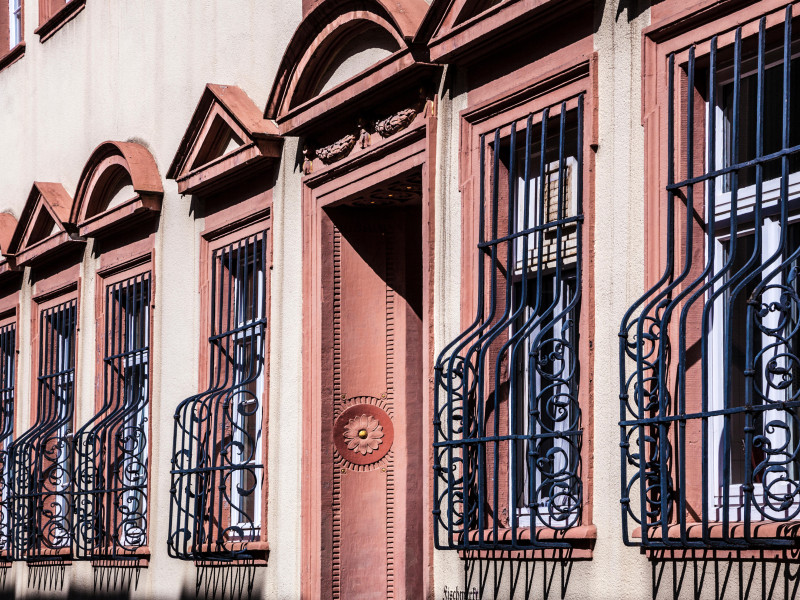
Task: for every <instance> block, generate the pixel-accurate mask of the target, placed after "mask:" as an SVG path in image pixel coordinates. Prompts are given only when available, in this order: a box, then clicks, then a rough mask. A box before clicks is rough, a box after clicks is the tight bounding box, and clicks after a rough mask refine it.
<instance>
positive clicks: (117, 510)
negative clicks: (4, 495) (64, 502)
mask: <svg viewBox="0 0 800 600" xmlns="http://www.w3.org/2000/svg"><path fill="white" fill-rule="evenodd" d="M150 299H151V283H150V273H143V274H140V275H136V276H134V277H130V278H128V279H126V280H124V281H121V282H118V283H113V284H111V285H108V286H106V290H105V299H104V301H105V313H104V318H105V322H104V330H105V341H104V357H103V389H104V393H103V403H102V405H101V406H100V407H98V410H97V413H96V415H95V416H94V417H93V418H92V419H90V420H89V421H88V422H87V423H86V424H85V425H84V426H83V427H81V428H80V430H78V432H77V433H76V435H75V438H74V448H75V461H76V463H77V466H76V469H75V492H74V493H75V496H74V498H75V500H74V503H75V517H76V518H75V532H74V536H73V540H74V548H73V557H74V558H77V559H108V558H126V557H127V558H131V557H134V556H135V555H136V553H137V551H138V550H140V549H142V548H143V547H145V546H146V545H147V511H148V505H147V496H148V464H149V457H148V431H149V397H150V390H149V380H150Z"/></svg>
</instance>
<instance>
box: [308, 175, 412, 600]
mask: <svg viewBox="0 0 800 600" xmlns="http://www.w3.org/2000/svg"><path fill="white" fill-rule="evenodd" d="M420 182H421V173H420V170H419V169H416V170H414V171H411V172H408V173H405V174H402V175H401V176H399V177H395V178H393V179H391V180H389V181H385V182H382V183H381V184H379V185H377V186H374V187H372V188H370V189H367V190H364V191H362V192H361V193H359V194H356V195H354V196H352V197H350V198H347V199H345V200H343V201H341V202H338V203H335V205H333V206H330V207H327V208H325V209H324V216H323V217H322V221H323V223H324V225H323V228H322V229H321V235H322V240H321V244H320V245H321V249H322V252H323V255H326V256H328V257H329V260H326V261H325V262H326V263H327V268H324V269H323V271H322V272H321V276H322V277H321V279H322V281H321V283H322V289H323V297H324V298H325V299H327V300H328V301H329V304H327V306H325V307H324V308H323V315H322V320H321V321H322V323H321V325H322V329H323V332H324V333H323V340H325V341H323V346H322V365H323V373H322V377H323V379H325V378H329V386H330V391H331V395H330V396H328V397H327V398H326V397H325V396H323V397H322V398H321V399H320V401H321V407H320V408H321V414H320V416H321V419H322V423H321V433H322V438H323V439H322V453H321V473H320V475H321V476H322V480H323V485H322V488H323V489H322V525H323V527H322V537H323V540H322V547H323V553H324V554H328V552H326V546H328V544H326V543H325V538H326V537H327V538H328V540H329V548H330V563H329V564H328V565H327V567H326V564H325V562H323V565H322V571H323V572H322V574H321V575H322V579H323V586H322V590H325V588H326V587H328V585H326V583H329V586H330V587H329V589H330V591H331V597H333V598H342V599H346V600H351V599H373V598H375V599H377V598H393V597H397V598H401V597H404V598H415V597H420V596H421V595H422V554H423V548H422V546H423V538H422V521H423V519H424V514H423V503H422V497H423V493H424V492H423V478H424V468H423V464H422V451H423V439H422V421H423V412H422V390H423V381H422V372H423V364H422V363H423V360H422V357H423V349H422V311H423V309H422V305H423V301H422V211H421V183H420ZM326 442H327V443H326ZM326 475H327V476H326ZM323 593H324V591H323Z"/></svg>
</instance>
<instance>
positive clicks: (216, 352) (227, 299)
mask: <svg viewBox="0 0 800 600" xmlns="http://www.w3.org/2000/svg"><path fill="white" fill-rule="evenodd" d="M240 235H241V234H240ZM231 238H232V239H234V240H235V241H232V242H231V241H230V239H231ZM267 269H268V264H267V233H266V232H265V231H260V232H257V233H253V234H251V235H247V236H246V237H242V238H240V239H236V238H235V237H233V236H227V237H225V238H223V239H222V240H218V241H216V242H214V243H213V244H212V247H211V256H210V298H209V302H208V307H209V309H210V315H209V318H210V328H209V339H208V341H209V355H208V357H209V360H208V362H209V365H208V366H209V380H210V382H209V387H208V390H207V391H206V392H204V393H202V394H199V395H197V396H193V397H191V398H188V399H187V400H185V401H184V402H183V403H182V404H181V405H180V407H179V409H178V411H177V413H176V421H175V422H176V429H175V455H174V459H173V465H174V467H173V493H172V505H171V512H170V521H171V528H172V529H171V535H170V549H171V552H172V553H173V555H175V556H178V557H181V558H199V559H211V560H213V559H216V558H221V559H228V560H230V559H231V558H249V557H250V558H252V556H253V555H252V552H251V551H250V549H249V545H250V543H251V542H255V541H259V540H261V539H262V533H263V531H262V519H263V514H264V508H263V487H264V440H263V423H264V396H265V389H266V373H265V360H266V344H267V335H266V332H267V298H268V293H267ZM200 515H202V518H201V517H200Z"/></svg>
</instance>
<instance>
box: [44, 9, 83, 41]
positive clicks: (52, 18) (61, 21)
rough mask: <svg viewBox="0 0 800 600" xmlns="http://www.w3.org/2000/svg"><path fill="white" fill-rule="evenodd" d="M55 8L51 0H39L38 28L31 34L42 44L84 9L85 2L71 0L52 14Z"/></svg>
mask: <svg viewBox="0 0 800 600" xmlns="http://www.w3.org/2000/svg"><path fill="white" fill-rule="evenodd" d="M56 6H57V5H56V4H55V3H54V2H53V0H39V27H38V28H36V29H35V30H34V31H33V33H35V34H36V35H38V36H39V42H41V43H42V44H43V43H45V42H46V41H47V40H49V39H50V38H51V37H52V36H53V35H54V34H55V33H56V32H57V31H58V30H59V29H61V28H62V27H63V26H64V25H66V24H67V23H69V22H70V21H71V20H72V19H74V18H75V17H76V16H77V15H78V13H80V12H81V11H82V10H83V9H84V8H86V0H71V1H70V2H68V3H67V4H65V5H64V7H63V8H61V9H58V11H57V12H55V13H53V11H54V10H56V8H55V7H56Z"/></svg>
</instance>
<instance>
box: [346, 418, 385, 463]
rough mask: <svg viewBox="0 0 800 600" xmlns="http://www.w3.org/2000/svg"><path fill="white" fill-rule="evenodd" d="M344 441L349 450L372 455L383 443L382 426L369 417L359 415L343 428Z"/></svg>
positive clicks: (362, 454)
mask: <svg viewBox="0 0 800 600" xmlns="http://www.w3.org/2000/svg"><path fill="white" fill-rule="evenodd" d="M344 439H345V440H347V448H348V449H349V450H352V451H353V452H358V453H359V454H361V456H364V455H366V454H372V453H373V452H375V450H377V449H378V446H380V445H381V444H382V443H383V426H382V425H381V424H380V423H379V422H378V420H377V419H375V418H374V417H372V416H371V415H359V416H357V417H353V418H352V419H350V421H349V422H348V423H347V425H345V426H344Z"/></svg>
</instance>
